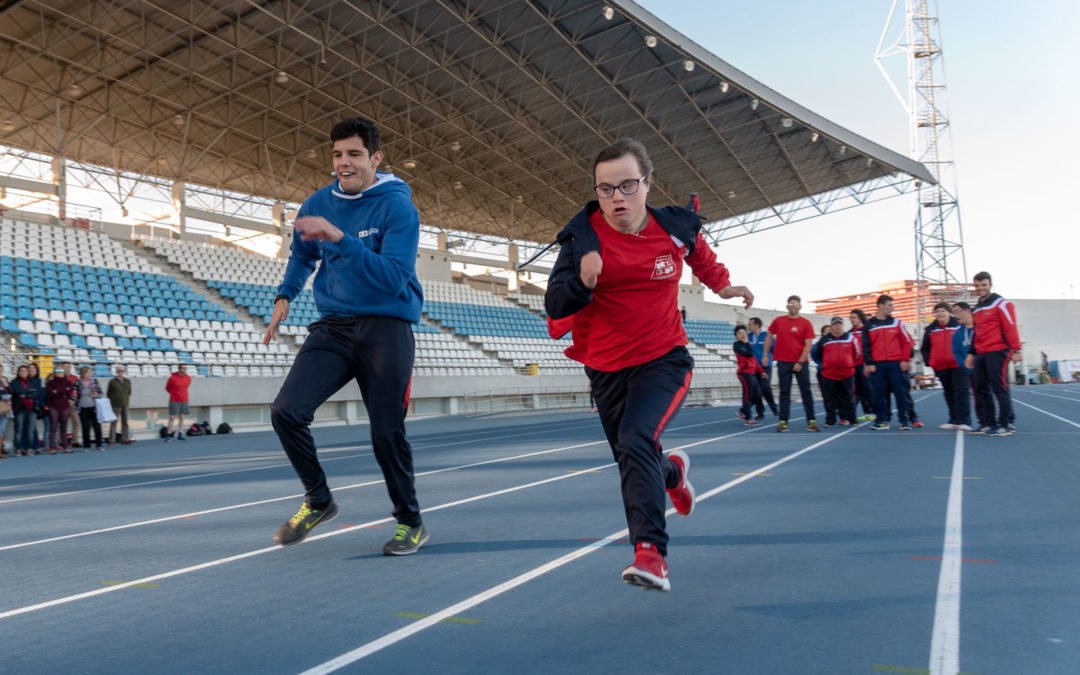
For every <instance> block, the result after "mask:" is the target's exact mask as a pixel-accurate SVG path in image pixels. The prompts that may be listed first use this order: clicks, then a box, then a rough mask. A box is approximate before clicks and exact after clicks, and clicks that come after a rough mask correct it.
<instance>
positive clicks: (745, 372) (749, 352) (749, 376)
mask: <svg viewBox="0 0 1080 675" xmlns="http://www.w3.org/2000/svg"><path fill="white" fill-rule="evenodd" d="M731 350H732V351H733V352H735V358H736V360H737V361H738V367H736V368H735V374H736V375H738V376H739V383H740V384H742V394H743V396H742V407H741V408H739V411H738V412H737V413H735V414H736V415H738V417H739V419H741V420H742V421H743V423H744V424H746V426H748V427H752V426H756V425H759V424H761V422H760V421H758V420H756V419H754V416H753V414H752V413H751V412H750V406H752V405H756V406H757V407H758V409H759V410H760V409H761V389H760V388H759V387H758V378H760V377H762V376H764V375H765V371H764V369H762V367H761V364H760V363H758V360H757V356H755V355H754V348H753V347H752V346H750V339H749V336H748V335H747V334H746V326H742V325H739V326H735V342H734V343H733V344H732V345H731Z"/></svg>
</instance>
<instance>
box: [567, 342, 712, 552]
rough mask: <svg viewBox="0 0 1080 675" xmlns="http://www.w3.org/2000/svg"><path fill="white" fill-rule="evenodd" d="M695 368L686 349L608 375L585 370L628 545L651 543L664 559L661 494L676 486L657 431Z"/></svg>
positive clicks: (667, 420) (668, 419)
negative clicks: (615, 475)
mask: <svg viewBox="0 0 1080 675" xmlns="http://www.w3.org/2000/svg"><path fill="white" fill-rule="evenodd" d="M693 368H694V359H693V358H691V357H690V354H689V352H687V351H686V348H685V347H675V348H674V349H672V350H671V351H670V352H668V353H667V354H664V355H663V356H661V357H659V358H656V359H653V360H652V361H649V362H648V363H643V364H641V365H637V366H631V367H630V368H623V369H622V370H616V371H614V372H610V373H606V372H602V371H599V370H593V369H592V368H589V367H586V368H585V374H586V375H588V377H589V381H590V382H592V390H593V396H595V397H596V410H597V412H598V413H599V414H600V423H601V424H602V425H603V426H604V434H605V435H606V436H607V439H608V443H610V444H611V454H612V455H613V456H614V457H615V463H616V464H618V465H619V479H620V482H621V485H622V497H623V508H624V509H625V511H626V524H627V526H628V527H629V529H630V543H632V544H634V545H636V544H638V543H639V542H649V543H650V544H653V545H654V546H656V549H657V551H659V552H660V554H661V555H667V542H668V535H667V531H666V526H667V523H666V519H665V517H664V511H665V507H666V506H667V501H666V499H667V497H666V494H665V492H664V491H665V490H666V489H668V488H673V487H675V486H676V485H677V484H678V482H679V472H678V469H676V468H675V465H674V464H673V463H672V462H671V459H669V458H668V457H667V456H666V455H663V454H661V448H660V433H661V432H662V431H663V430H664V427H666V426H667V425H668V424H669V423H670V422H671V420H672V419H674V417H675V414H676V413H677V412H678V410H679V407H680V406H681V405H682V402H683V399H685V398H686V392H687V390H688V389H689V388H690V377H691V375H692V373H693Z"/></svg>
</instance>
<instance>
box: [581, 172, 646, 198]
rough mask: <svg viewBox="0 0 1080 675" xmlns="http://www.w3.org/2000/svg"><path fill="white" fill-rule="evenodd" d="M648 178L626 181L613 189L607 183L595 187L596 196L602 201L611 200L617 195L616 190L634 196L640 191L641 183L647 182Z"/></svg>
mask: <svg viewBox="0 0 1080 675" xmlns="http://www.w3.org/2000/svg"><path fill="white" fill-rule="evenodd" d="M646 178H648V176H642V177H641V178H631V179H630V180H624V181H623V182H621V183H619V184H618V185H617V186H616V187H612V186H610V185H607V184H606V183H601V184H599V185H594V186H593V190H595V191H596V196H597V197H599V198H600V199H609V198H611V197H612V196H614V195H615V190H616V189H617V190H618V191H619V192H621V193H623V194H624V195H632V194H634V193H635V192H637V191H638V188H640V187H641V181H643V180H645V179H646Z"/></svg>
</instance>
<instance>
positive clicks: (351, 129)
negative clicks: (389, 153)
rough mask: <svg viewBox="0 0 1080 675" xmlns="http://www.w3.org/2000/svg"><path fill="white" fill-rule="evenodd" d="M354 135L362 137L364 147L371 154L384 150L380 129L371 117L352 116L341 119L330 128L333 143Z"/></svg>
mask: <svg viewBox="0 0 1080 675" xmlns="http://www.w3.org/2000/svg"><path fill="white" fill-rule="evenodd" d="M353 136H359V137H360V141H361V142H362V143H363V144H364V147H365V148H367V151H368V154H369V155H371V154H374V153H376V152H378V151H379V150H382V139H381V138H380V137H379V129H378V127H376V126H375V123H374V122H372V121H371V120H369V119H365V118H363V117H350V118H349V119H347V120H341V121H340V122H338V123H337V124H335V125H334V128H333V129H331V130H330V142H331V143H335V142H337V141H341V140H345V139H346V138H352V137H353Z"/></svg>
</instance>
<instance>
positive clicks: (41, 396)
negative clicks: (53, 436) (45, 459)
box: [26, 362, 49, 452]
mask: <svg viewBox="0 0 1080 675" xmlns="http://www.w3.org/2000/svg"><path fill="white" fill-rule="evenodd" d="M26 367H27V368H28V369H29V371H30V373H29V376H30V381H31V382H33V383H34V386H35V387H36V388H37V391H38V402H37V419H35V420H34V437H33V439H31V441H30V443H31V445H32V446H33V448H34V451H35V452H37V451H38V449H39V448H43V447H45V439H46V438H48V436H49V416H48V415H47V414H46V411H45V380H43V379H42V377H41V369H40V368H38V364H36V363H33V362H31V363H29V364H27V366H26ZM37 420H41V421H42V425H43V426H44V429H42V433H41V434H40V435H39V434H38V425H37Z"/></svg>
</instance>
